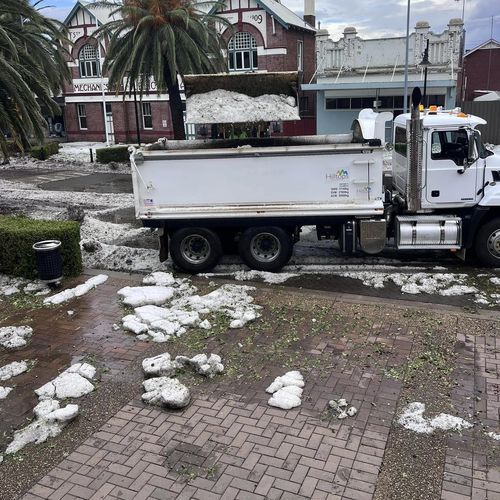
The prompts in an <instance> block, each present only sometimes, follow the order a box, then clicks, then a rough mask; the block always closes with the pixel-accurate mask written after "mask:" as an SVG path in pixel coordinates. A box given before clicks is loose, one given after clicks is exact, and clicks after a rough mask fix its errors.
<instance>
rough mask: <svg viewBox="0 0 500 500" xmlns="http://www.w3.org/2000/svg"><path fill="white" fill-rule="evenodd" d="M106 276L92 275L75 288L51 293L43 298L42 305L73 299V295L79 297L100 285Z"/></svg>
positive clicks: (105, 279)
mask: <svg viewBox="0 0 500 500" xmlns="http://www.w3.org/2000/svg"><path fill="white" fill-rule="evenodd" d="M107 279H108V276H107V275H106V274H99V275H97V276H93V277H92V278H90V279H88V280H87V281H86V282H85V283H82V284H81V285H78V286H77V287H75V288H68V289H67V290H63V291H62V292H59V293H56V294H55V295H51V296H50V297H47V298H45V299H44V301H43V304H44V305H57V304H62V303H63V302H66V301H68V300H71V299H74V298H75V297H81V296H82V295H85V294H86V293H88V292H90V290H92V289H94V288H95V287H96V286H98V285H102V284H103V283H104V282H105V281H107Z"/></svg>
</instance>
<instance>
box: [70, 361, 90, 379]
mask: <svg viewBox="0 0 500 500" xmlns="http://www.w3.org/2000/svg"><path fill="white" fill-rule="evenodd" d="M66 372H68V373H78V374H80V375H81V376H82V377H85V378H88V379H93V378H94V377H95V373H96V369H95V367H94V366H92V365H91V364H89V363H75V364H74V365H71V366H70V367H69V368H68V369H67V370H66Z"/></svg>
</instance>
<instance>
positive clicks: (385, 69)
mask: <svg viewBox="0 0 500 500" xmlns="http://www.w3.org/2000/svg"><path fill="white" fill-rule="evenodd" d="M427 40H429V61H430V66H429V67H428V77H427V101H426V105H437V106H443V107H445V108H448V109H452V108H454V107H455V99H456V87H457V74H458V73H459V69H460V66H461V62H462V53H463V22H462V20H461V19H452V20H451V21H450V22H449V24H448V28H447V29H446V30H445V31H444V32H443V33H441V34H434V33H432V32H431V31H430V26H429V24H428V23H427V22H419V23H417V25H416V27H415V31H414V32H413V33H412V34H411V35H410V52H409V89H410V94H411V90H412V89H413V87H416V86H419V87H421V88H423V86H424V68H423V67H422V66H421V65H420V63H421V61H422V58H423V55H424V51H425V48H426V46H427ZM405 44H406V38H405V37H399V38H383V39H367V40H364V39H362V38H360V37H358V35H357V32H356V29H355V28H352V27H349V28H346V29H345V30H344V35H343V37H342V38H341V39H340V40H338V41H333V40H331V39H330V38H329V34H328V32H327V31H326V30H320V31H319V32H318V34H317V53H318V55H317V61H318V63H317V64H318V71H317V83H313V84H308V85H303V86H302V89H303V90H314V91H316V92H317V133H318V134H335V133H345V132H347V131H348V130H349V129H350V126H351V124H352V121H353V120H354V119H355V118H357V116H358V114H359V111H360V110H361V109H363V108H374V109H376V110H378V111H390V112H392V113H394V115H395V116H397V115H398V114H401V113H402V112H403V109H404V97H403V96H404V63H405ZM391 128H392V124H391V123H388V124H387V129H388V130H387V131H388V137H390V131H391Z"/></svg>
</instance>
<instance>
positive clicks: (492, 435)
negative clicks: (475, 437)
mask: <svg viewBox="0 0 500 500" xmlns="http://www.w3.org/2000/svg"><path fill="white" fill-rule="evenodd" d="M486 435H487V436H488V437H490V438H491V439H494V440H495V441H500V434H497V433H495V432H487V433H486Z"/></svg>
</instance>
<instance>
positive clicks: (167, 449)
mask: <svg viewBox="0 0 500 500" xmlns="http://www.w3.org/2000/svg"><path fill="white" fill-rule="evenodd" d="M137 279H138V278H137ZM124 280H125V281H123V280H121V279H118V278H113V279H111V280H109V281H108V282H107V283H106V284H105V285H103V286H101V287H98V288H97V289H96V290H95V291H93V292H91V293H90V294H89V295H88V296H87V299H86V300H85V301H82V303H81V305H80V306H75V305H73V304H71V309H75V310H76V311H77V313H76V315H75V316H74V319H73V318H71V319H70V318H68V317H67V315H66V316H64V315H63V316H61V317H59V316H55V317H52V316H51V312H50V311H48V310H42V311H40V312H36V313H35V314H36V315H37V316H36V318H35V322H36V323H37V324H38V325H41V324H42V323H43V324H44V325H45V327H44V328H43V329H37V334H36V336H34V338H33V343H32V344H31V345H30V349H32V350H33V351H32V352H31V353H30V354H28V352H29V351H27V350H23V351H20V352H19V353H15V354H14V355H11V354H9V356H11V357H15V358H16V359H26V358H27V357H32V356H35V353H36V352H45V354H44V355H42V356H40V355H38V358H39V359H40V358H41V361H40V364H39V369H40V370H41V375H40V378H39V379H38V380H39V381H37V383H36V384H35V385H36V386H39V385H41V384H42V383H44V382H46V381H47V380H49V379H50V378H52V376H54V375H55V374H56V373H57V371H58V370H59V369H60V368H61V367H62V366H66V365H67V364H69V362H70V361H71V359H74V357H75V356H76V357H78V356H83V355H88V354H89V352H93V353H94V354H95V355H96V356H98V357H99V356H100V357H101V359H106V366H108V367H109V368H110V371H109V372H107V373H105V374H104V377H111V378H112V377H117V376H120V373H122V372H123V370H124V369H126V368H127V366H128V365H129V364H130V363H131V362H132V361H133V360H134V359H137V358H140V357H141V355H142V354H143V352H144V351H145V350H146V349H147V347H148V346H150V345H149V344H145V343H141V342H137V341H136V340H135V339H134V338H133V337H132V336H130V335H124V334H123V332H113V330H112V324H113V323H115V322H117V319H119V316H120V314H121V312H122V310H121V308H120V306H119V305H118V302H117V299H116V293H115V292H116V289H117V288H119V287H120V286H123V285H124V283H125V282H126V284H131V281H133V279H130V278H124ZM106 304H107V305H106ZM69 308H70V307H69V306H68V307H67V308H66V309H69ZM66 309H64V312H65V311H66ZM55 328H57V329H59V331H60V329H66V330H67V332H68V337H67V338H65V337H62V338H59V337H61V336H58V338H57V341H55V340H54V339H51V332H53V331H54V329H55ZM375 331H377V332H378V333H377V334H374V332H375ZM366 335H367V338H368V339H369V340H370V341H371V342H382V343H383V344H384V345H385V346H386V347H387V349H388V350H389V351H391V352H392V353H393V354H392V355H393V356H396V357H397V358H398V359H399V360H401V359H406V358H407V357H408V356H409V355H410V353H411V350H412V340H411V336H410V335H409V334H408V332H407V331H406V330H404V329H403V330H401V331H400V332H398V334H397V335H396V336H394V335H390V328H389V327H383V326H382V325H381V324H378V325H373V331H368V332H367V334H366ZM348 344H349V340H348V339H344V340H343V341H339V340H336V341H332V342H329V341H324V340H322V341H321V342H319V343H317V344H316V345H314V346H313V348H312V349H311V350H310V351H309V352H307V353H306V355H308V356H315V355H318V356H319V355H322V354H325V353H327V354H331V355H332V356H333V355H337V354H338V353H341V352H344V351H345V350H346V347H348ZM44 348H45V351H43V349H44ZM499 348H500V341H499V339H497V338H495V337H494V336H488V335H476V336H474V335H459V337H458V338H457V344H456V354H457V361H456V370H455V373H454V379H455V381H456V382H457V384H456V386H455V388H454V389H453V391H452V394H451V396H452V400H453V404H454V406H455V407H456V408H457V410H458V411H459V413H461V414H464V415H469V414H470V415H473V414H474V412H477V415H478V416H480V418H481V421H482V422H483V424H485V425H487V426H488V429H489V430H496V431H497V432H498V428H499V408H500V403H499V392H500V391H499V387H500V386H499V379H500V377H499V366H500V354H499ZM368 352H369V349H368V350H367V351H366V354H368ZM364 354H365V353H364V352H363V351H360V352H358V356H359V357H361V358H362V357H363V355H364ZM51 356H53V357H51ZM340 359H341V361H340V363H339V365H338V366H336V367H335V370H332V373H331V375H330V376H329V377H328V378H327V379H326V380H325V379H324V378H322V377H319V376H318V377H315V376H314V373H313V372H311V373H310V374H309V376H306V391H305V392H304V399H303V405H302V406H301V407H300V408H299V409H294V410H290V411H283V410H279V409H276V408H271V407H269V406H268V405H267V404H266V403H267V399H268V395H267V394H266V393H265V392H264V388H265V387H266V384H267V382H270V381H271V380H272V378H273V376H274V375H276V374H278V373H277V372H278V371H279V370H280V368H279V367H272V368H270V374H269V376H268V377H266V379H265V380H260V381H258V382H255V381H253V382H250V381H249V382H248V383H246V382H245V381H241V382H239V383H233V384H229V385H228V384H225V383H224V379H223V377H222V378H220V379H215V380H214V381H212V382H208V385H205V384H204V385H203V386H199V387H196V388H194V390H193V393H194V400H193V403H192V404H191V405H190V406H189V407H188V408H187V409H184V410H182V411H168V410H162V409H159V408H154V407H149V406H145V405H144V404H143V403H142V402H141V400H140V399H139V398H134V399H132V400H131V401H130V402H129V403H128V404H126V405H125V406H124V407H123V408H121V409H120V410H119V411H118V412H117V413H116V414H115V415H114V416H112V418H110V419H109V420H108V421H107V422H106V423H105V424H104V425H102V427H101V428H100V429H99V430H98V431H96V432H94V433H93V434H92V435H91V436H90V437H88V438H86V439H85V441H84V442H83V443H82V444H80V445H78V446H76V447H75V449H74V451H73V452H72V453H70V454H69V455H68V456H67V457H66V458H65V459H64V460H62V461H61V462H60V463H59V464H58V465H57V466H55V467H54V468H52V470H51V471H50V472H49V473H48V474H47V475H45V476H44V477H43V478H42V479H41V480H40V481H38V482H37V483H36V484H35V485H34V486H33V487H32V488H31V489H30V491H29V492H28V493H26V494H25V495H24V496H23V498H24V499H26V500H28V499H40V498H43V499H53V500H55V499H104V498H120V499H129V498H130V499H132V498H134V499H143V498H144V499H145V498H151V499H167V498H178V499H191V498H194V499H200V500H206V499H212V498H213V499H233V498H236V499H245V500H246V499H248V500H251V499H254V498H255V499H294V498H296V499H309V498H311V499H340V498H346V499H352V500H363V499H370V498H372V497H373V494H374V491H375V488H376V482H377V477H378V474H379V471H380V467H381V464H382V461H383V456H384V450H385V448H386V445H387V441H388V436H389V433H390V429H391V425H393V418H394V416H395V411H396V407H397V404H398V400H399V396H400V391H401V382H399V381H397V380H393V379H390V378H387V377H385V376H384V367H383V366H381V367H379V368H366V369H364V368H362V367H359V366H352V365H350V363H349V361H348V360H342V358H340ZM3 360H4V359H2V361H3ZM9 360H10V359H9ZM44 360H45V361H44ZM392 362H394V359H392ZM43 363H45V364H43ZM42 368H43V369H42ZM275 372H276V373H275ZM34 388H35V387H34V386H33V384H31V386H30V387H29V388H27V389H26V391H32V390H33V389H34ZM16 390H17V389H16ZM23 390H24V389H23ZM26 393H27V392H26ZM333 397H344V398H346V399H348V400H349V401H350V402H351V403H352V404H353V405H355V406H356V407H357V408H358V409H359V412H358V414H357V415H356V416H355V417H354V418H350V419H347V420H344V421H338V420H336V419H333V418H332V417H331V415H330V414H328V413H326V412H325V408H326V405H327V402H328V400H330V399H332V398H333ZM27 407H28V405H26V408H27ZM31 408H32V405H31V406H30V409H31ZM65 432H67V433H70V432H71V427H69V428H68V429H66V430H65ZM495 446H498V444H497V443H494V442H492V440H487V439H486V438H485V437H484V433H483V429H482V428H479V427H476V428H474V429H473V430H471V431H465V432H464V433H463V435H455V434H451V435H450V437H449V439H448V446H447V452H446V461H445V472H444V477H443V483H442V497H441V498H442V499H443V500H453V499H454V500H460V499H465V498H474V499H475V498H478V499H484V500H500V469H499V467H498V465H499V464H498V462H497V461H496V460H497V459H498V455H496V458H495V455H494V450H492V448H493V447H495Z"/></svg>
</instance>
